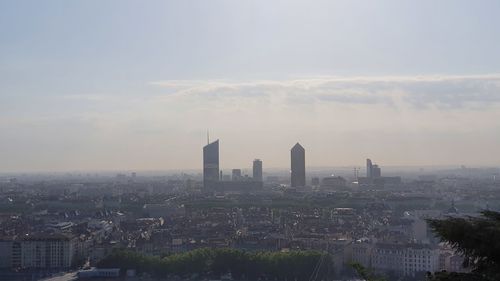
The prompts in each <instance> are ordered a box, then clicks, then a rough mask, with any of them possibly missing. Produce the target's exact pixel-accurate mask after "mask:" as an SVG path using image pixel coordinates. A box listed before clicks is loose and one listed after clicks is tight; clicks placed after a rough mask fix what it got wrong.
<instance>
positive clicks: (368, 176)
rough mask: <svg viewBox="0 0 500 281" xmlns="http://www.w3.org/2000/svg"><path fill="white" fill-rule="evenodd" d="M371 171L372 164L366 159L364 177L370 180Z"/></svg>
mask: <svg viewBox="0 0 500 281" xmlns="http://www.w3.org/2000/svg"><path fill="white" fill-rule="evenodd" d="M372 171H373V164H372V160H370V159H366V177H367V178H369V179H371V178H372Z"/></svg>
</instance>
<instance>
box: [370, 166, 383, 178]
mask: <svg viewBox="0 0 500 281" xmlns="http://www.w3.org/2000/svg"><path fill="white" fill-rule="evenodd" d="M381 176H382V171H381V170H380V167H379V166H378V165H373V167H372V178H380V177H381Z"/></svg>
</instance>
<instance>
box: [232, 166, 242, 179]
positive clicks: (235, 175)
mask: <svg viewBox="0 0 500 281" xmlns="http://www.w3.org/2000/svg"><path fill="white" fill-rule="evenodd" d="M231 177H232V180H233V181H239V180H241V169H233V171H232V174H231Z"/></svg>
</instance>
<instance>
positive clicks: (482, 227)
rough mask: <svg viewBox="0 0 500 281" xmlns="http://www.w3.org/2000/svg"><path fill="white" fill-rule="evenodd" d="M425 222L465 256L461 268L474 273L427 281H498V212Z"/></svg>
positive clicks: (432, 277) (499, 240)
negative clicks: (463, 266)
mask: <svg viewBox="0 0 500 281" xmlns="http://www.w3.org/2000/svg"><path fill="white" fill-rule="evenodd" d="M428 222H429V225H430V227H431V228H432V229H433V230H434V231H435V232H436V233H437V235H438V236H439V237H440V238H441V241H443V242H447V243H449V244H450V245H451V246H452V247H453V248H454V249H455V250H457V251H458V252H459V253H461V254H463V255H464V257H465V263H464V265H466V266H470V267H471V268H472V270H473V271H472V273H469V274H458V273H444V272H442V273H437V274H434V275H432V276H430V277H429V279H430V280H440V281H441V280H464V281H465V280H474V281H479V280H500V213H498V212H493V211H484V212H482V216H481V217H468V218H453V217H450V218H447V219H441V220H440V219H430V220H428ZM451 276H453V277H451ZM467 278H469V279H467Z"/></svg>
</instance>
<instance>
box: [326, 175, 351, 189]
mask: <svg viewBox="0 0 500 281" xmlns="http://www.w3.org/2000/svg"><path fill="white" fill-rule="evenodd" d="M346 187H347V181H346V180H345V179H344V178H343V177H334V176H331V177H326V178H323V179H322V180H321V189H344V188H346Z"/></svg>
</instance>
